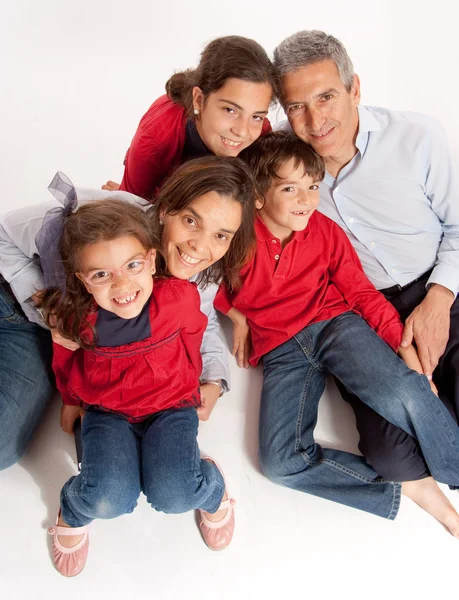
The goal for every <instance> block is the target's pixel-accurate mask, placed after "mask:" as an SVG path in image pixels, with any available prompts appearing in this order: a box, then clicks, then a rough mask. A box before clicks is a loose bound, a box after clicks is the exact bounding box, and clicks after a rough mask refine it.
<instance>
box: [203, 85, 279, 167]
mask: <svg viewBox="0 0 459 600" xmlns="http://www.w3.org/2000/svg"><path fill="white" fill-rule="evenodd" d="M272 93H273V90H272V87H271V85H270V84H269V83H252V82H250V81H243V80H242V79H228V80H227V81H226V83H225V85H224V86H223V87H221V88H220V89H219V90H217V91H216V92H212V93H210V94H209V95H208V97H207V98H204V96H203V93H202V91H201V89H200V88H199V87H194V88H193V107H194V109H195V110H198V111H199V116H198V117H197V119H196V127H197V129H198V133H199V135H200V137H201V139H202V141H203V142H204V144H205V145H206V146H207V148H209V150H211V151H212V152H213V153H214V154H216V155H217V156H237V155H238V154H239V152H241V150H243V149H244V148H247V146H250V144H252V143H253V142H254V141H255V140H256V139H257V138H258V137H259V136H260V134H261V129H262V127H263V120H264V117H266V115H267V114H268V108H269V104H270V102H271V98H272Z"/></svg>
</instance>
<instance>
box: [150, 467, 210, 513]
mask: <svg viewBox="0 0 459 600" xmlns="http://www.w3.org/2000/svg"><path fill="white" fill-rule="evenodd" d="M198 486H199V482H198V479H197V477H196V476H195V474H194V473H162V474H161V476H157V477H155V481H153V482H152V483H151V484H150V485H149V486H148V488H147V489H145V495H146V496H147V500H148V502H149V503H150V504H151V506H152V507H153V508H155V509H156V510H158V511H161V512H164V513H170V514H180V513H184V512H187V511H189V510H192V509H193V508H196V506H195V505H194V502H193V498H194V494H195V492H196V491H197V489H198Z"/></svg>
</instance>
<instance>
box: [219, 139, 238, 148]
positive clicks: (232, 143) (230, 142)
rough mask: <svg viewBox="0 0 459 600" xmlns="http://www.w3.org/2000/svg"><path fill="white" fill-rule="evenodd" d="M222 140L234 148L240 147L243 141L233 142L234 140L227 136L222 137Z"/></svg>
mask: <svg viewBox="0 0 459 600" xmlns="http://www.w3.org/2000/svg"><path fill="white" fill-rule="evenodd" d="M222 140H223V142H224V143H225V144H227V145H228V146H233V148H238V147H239V146H240V145H241V144H242V142H233V141H232V140H229V139H228V138H225V137H222Z"/></svg>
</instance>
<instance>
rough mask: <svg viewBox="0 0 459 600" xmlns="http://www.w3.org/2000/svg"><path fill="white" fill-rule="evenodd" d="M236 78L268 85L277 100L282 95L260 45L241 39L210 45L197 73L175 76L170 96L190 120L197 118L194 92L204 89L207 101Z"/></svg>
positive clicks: (220, 40) (229, 38)
mask: <svg viewBox="0 0 459 600" xmlns="http://www.w3.org/2000/svg"><path fill="white" fill-rule="evenodd" d="M233 78H234V79H242V80H243V81H249V82H251V83H268V84H269V85H270V86H271V87H272V89H273V96H275V97H277V95H278V84H277V78H276V72H275V69H274V67H273V64H272V62H271V61H270V60H269V58H268V55H267V54H266V52H265V51H264V50H263V48H262V47H261V46H260V44H258V43H257V42H255V41H254V40H251V39H249V38H246V37H241V36H239V35H228V36H226V37H220V38H217V39H215V40H213V41H212V42H210V43H209V44H207V46H206V47H205V48H204V50H203V52H202V54H201V60H200V61H199V65H198V66H197V67H196V69H188V70H186V71H182V72H181V73H175V75H172V77H171V78H170V79H169V81H168V82H167V83H166V92H167V95H168V96H169V98H170V99H171V100H172V101H173V102H175V103H177V104H181V105H182V106H184V107H185V110H186V113H187V115H188V117H190V118H194V114H193V98H192V89H193V88H194V87H195V86H198V87H199V88H201V90H202V93H203V95H204V100H205V99H206V98H207V97H208V95H209V94H211V93H212V92H216V91H218V90H219V89H220V88H222V87H223V86H224V85H225V83H226V82H227V81H228V79H233Z"/></svg>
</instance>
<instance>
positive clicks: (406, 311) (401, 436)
mask: <svg viewBox="0 0 459 600" xmlns="http://www.w3.org/2000/svg"><path fill="white" fill-rule="evenodd" d="M429 275H430V272H429V273H428V274H426V275H424V276H423V277H421V278H420V279H419V280H418V281H416V282H414V283H412V284H411V285H409V286H408V287H406V288H404V289H403V290H401V291H400V292H397V293H395V294H394V295H386V298H387V300H389V302H391V303H392V304H393V306H394V307H395V308H396V309H397V311H398V313H399V314H400V318H401V320H402V321H403V322H405V319H407V317H409V315H410V314H411V313H412V312H413V310H414V309H415V308H416V306H418V304H420V303H421V302H422V300H423V299H424V298H425V296H426V289H425V285H426V281H427V279H428V278H429ZM433 381H434V383H435V385H436V386H437V388H438V394H439V396H440V398H441V400H442V401H443V403H444V404H445V405H446V407H447V408H448V409H449V411H450V412H451V414H452V415H453V416H454V418H455V419H456V421H458V417H459V299H458V298H456V300H455V301H454V304H453V306H452V308H451V325H450V335H449V340H448V344H447V346H446V350H445V352H444V354H443V356H442V357H441V358H440V361H439V363H438V366H437V368H436V369H435V371H434V373H433ZM337 383H338V382H337ZM338 387H339V389H340V391H341V394H342V396H343V398H344V399H345V400H346V401H347V402H349V404H350V405H351V406H352V409H353V410H354V413H355V418H356V422H357V429H358V431H359V434H360V443H359V450H360V452H361V453H362V454H363V456H364V457H365V458H366V460H367V461H368V462H369V463H370V464H371V466H372V467H373V468H374V469H375V471H376V472H377V473H379V474H380V475H382V476H383V477H385V478H387V479H390V480H392V481H414V480H417V479H423V478H424V477H428V476H429V475H430V473H429V469H428V468H427V465H426V463H425V460H424V457H423V455H422V453H421V451H420V449H419V445H418V443H417V441H416V440H415V439H414V438H412V437H411V436H410V435H408V434H407V433H405V432H404V431H402V430H401V429H399V428H398V427H395V425H392V424H391V423H388V422H387V421H386V420H385V419H383V418H382V417H381V416H380V415H378V414H377V413H375V412H374V411H373V410H372V409H371V408H369V407H368V406H367V405H366V404H364V403H363V402H361V401H360V400H359V399H358V398H357V397H356V396H353V395H352V394H349V392H348V391H347V390H346V389H344V388H343V386H342V385H340V384H339V383H338Z"/></svg>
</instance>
